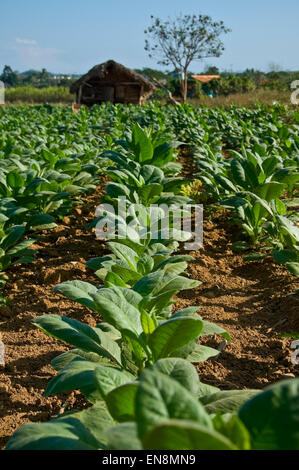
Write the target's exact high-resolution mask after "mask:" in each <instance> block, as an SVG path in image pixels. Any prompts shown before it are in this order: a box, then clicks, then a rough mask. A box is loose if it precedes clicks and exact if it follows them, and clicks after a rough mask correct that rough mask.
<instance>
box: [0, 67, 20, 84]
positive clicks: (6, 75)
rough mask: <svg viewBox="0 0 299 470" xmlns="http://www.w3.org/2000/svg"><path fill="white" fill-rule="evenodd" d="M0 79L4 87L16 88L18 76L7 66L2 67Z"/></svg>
mask: <svg viewBox="0 0 299 470" xmlns="http://www.w3.org/2000/svg"><path fill="white" fill-rule="evenodd" d="M0 79H1V80H2V81H3V82H4V83H5V85H10V86H16V85H17V84H18V74H17V72H14V71H13V70H12V68H11V67H10V66H9V65H5V66H4V68H3V72H2V75H1V76H0Z"/></svg>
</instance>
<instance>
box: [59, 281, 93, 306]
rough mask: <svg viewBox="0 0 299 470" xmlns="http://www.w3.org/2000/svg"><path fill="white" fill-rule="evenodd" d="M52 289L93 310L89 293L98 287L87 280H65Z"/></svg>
mask: <svg viewBox="0 0 299 470" xmlns="http://www.w3.org/2000/svg"><path fill="white" fill-rule="evenodd" d="M54 291H58V292H61V293H62V294H63V295H65V296H66V297H68V298H69V299H71V300H75V301H76V302H78V303H79V304H81V305H84V306H85V307H89V308H91V309H92V310H95V304H94V301H93V298H92V296H91V294H94V293H96V292H98V288H97V287H96V286H94V285H93V284H90V283H89V282H84V281H67V282H63V283H61V284H59V285H58V286H56V287H54Z"/></svg>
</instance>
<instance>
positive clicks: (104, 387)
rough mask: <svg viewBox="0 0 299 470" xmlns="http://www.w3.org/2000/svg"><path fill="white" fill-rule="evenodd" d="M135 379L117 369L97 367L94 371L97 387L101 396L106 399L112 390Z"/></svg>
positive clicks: (128, 373)
mask: <svg viewBox="0 0 299 470" xmlns="http://www.w3.org/2000/svg"><path fill="white" fill-rule="evenodd" d="M134 379H135V377H134V376H133V375H132V374H130V372H128V371H125V370H121V369H117V368H115V367H106V366H97V367H96V368H95V370H94V380H95V385H96V386H97V387H98V390H99V391H100V393H101V395H102V396H103V397H106V396H107V395H108V393H109V392H111V390H113V389H114V388H116V387H119V386H120V385H124V384H126V383H128V382H132V381H133V380H134Z"/></svg>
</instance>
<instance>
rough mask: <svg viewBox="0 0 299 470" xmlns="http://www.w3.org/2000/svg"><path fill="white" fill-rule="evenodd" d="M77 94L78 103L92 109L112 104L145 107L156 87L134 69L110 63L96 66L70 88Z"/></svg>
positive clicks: (109, 61) (112, 61) (110, 61)
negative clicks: (108, 103) (144, 104)
mask: <svg viewBox="0 0 299 470" xmlns="http://www.w3.org/2000/svg"><path fill="white" fill-rule="evenodd" d="M70 90H71V93H76V103H77V104H85V105H87V106H92V105H94V104H100V103H103V102H107V101H110V102H111V103H136V104H142V103H144V102H145V101H146V99H147V98H148V97H149V96H150V95H151V94H152V93H153V91H154V90H155V86H154V85H152V83H151V82H150V81H149V80H147V79H146V78H144V77H143V76H142V75H139V74H138V73H137V72H134V71H133V70H131V69H128V68H126V67H124V66H123V65H121V64H119V63H117V62H114V60H108V61H107V62H104V63H103V64H100V65H96V66H95V67H93V68H92V69H91V70H89V72H88V73H87V74H85V75H83V76H82V77H81V78H80V79H79V80H77V81H76V82H75V83H73V85H72V86H71V88H70Z"/></svg>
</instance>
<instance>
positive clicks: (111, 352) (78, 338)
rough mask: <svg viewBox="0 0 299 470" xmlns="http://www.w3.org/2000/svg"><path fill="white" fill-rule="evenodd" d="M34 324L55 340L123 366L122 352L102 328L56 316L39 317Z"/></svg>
mask: <svg viewBox="0 0 299 470" xmlns="http://www.w3.org/2000/svg"><path fill="white" fill-rule="evenodd" d="M33 323H34V324H35V325H36V326H37V327H38V328H40V329H41V330H42V331H44V332H45V333H47V334H48V335H50V336H54V338H57V339H60V340H62V341H65V342H67V343H69V344H71V345H73V346H76V347H78V348H79V349H83V350H84V351H86V352H94V353H96V354H99V355H100V356H104V357H108V358H109V359H112V360H114V361H116V362H117V363H118V364H120V365H121V351H120V348H119V346H118V344H117V343H116V342H115V341H113V340H112V339H111V338H110V336H109V334H106V333H104V332H103V331H102V330H101V329H100V328H97V327H95V328H93V327H91V326H89V325H87V324H85V323H81V322H79V321H77V320H74V319H71V318H67V317H64V316H59V315H54V314H50V315H44V316H41V317H37V318H35V319H34V320H33Z"/></svg>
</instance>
